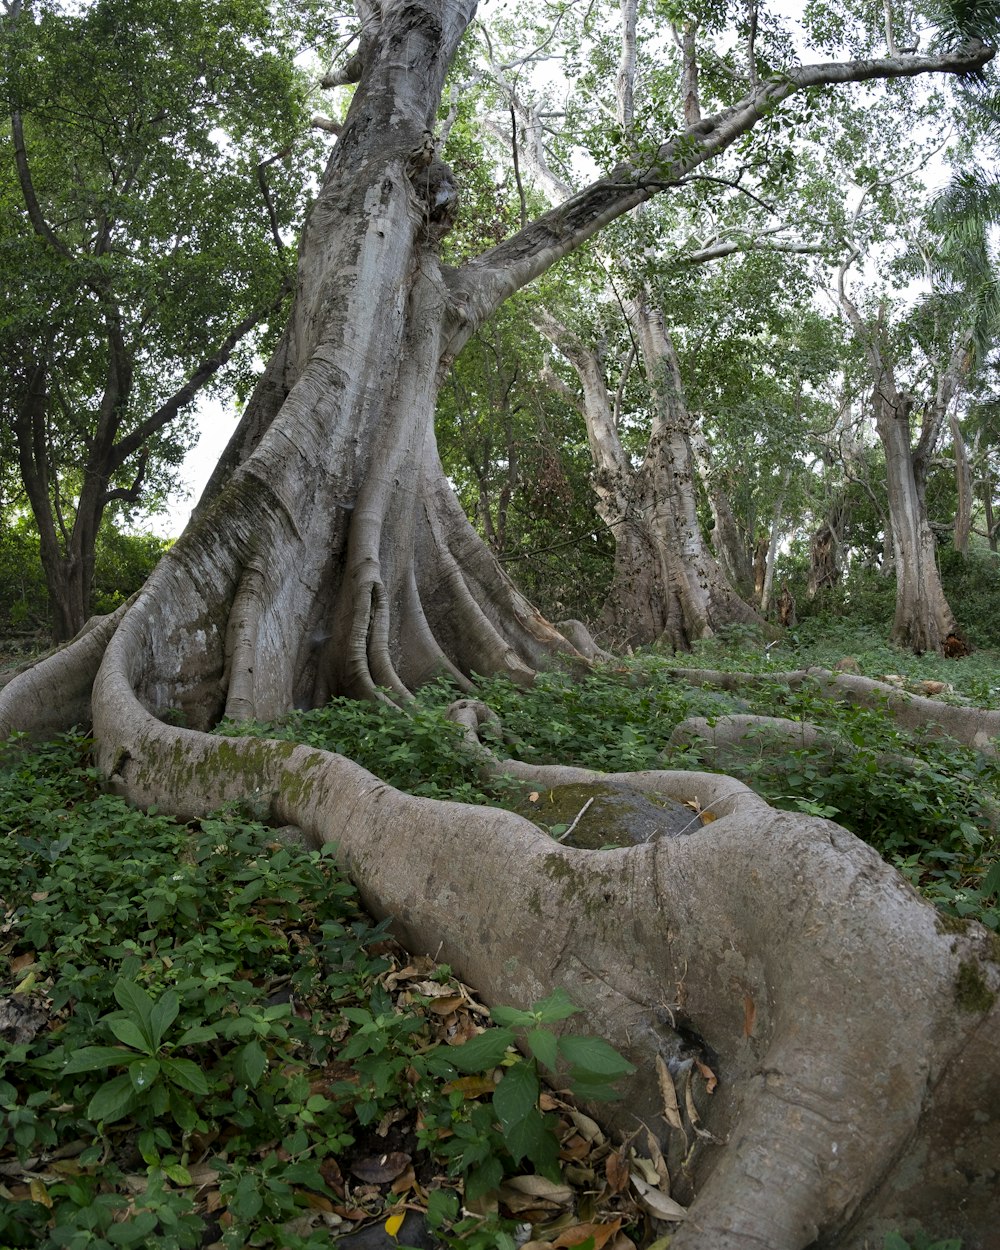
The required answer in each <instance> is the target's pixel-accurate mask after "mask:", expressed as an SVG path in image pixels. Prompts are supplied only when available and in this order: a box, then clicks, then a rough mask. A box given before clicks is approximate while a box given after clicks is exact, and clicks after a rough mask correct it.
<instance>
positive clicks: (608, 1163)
mask: <svg viewBox="0 0 1000 1250" xmlns="http://www.w3.org/2000/svg"><path fill="white" fill-rule="evenodd" d="M604 1175H605V1176H606V1177H607V1178H608V1184H609V1185H610V1186H611V1190H612V1192H613V1193H616V1194H620V1193H623V1192H624V1191H625V1190H626V1189H627V1188H628V1182H629V1166H628V1163H627V1162H626V1160H625V1157H624V1155H623V1153H622V1151H621V1150H613V1151H612V1152H611V1154H609V1155H608V1157H607V1159H605V1161H604Z"/></svg>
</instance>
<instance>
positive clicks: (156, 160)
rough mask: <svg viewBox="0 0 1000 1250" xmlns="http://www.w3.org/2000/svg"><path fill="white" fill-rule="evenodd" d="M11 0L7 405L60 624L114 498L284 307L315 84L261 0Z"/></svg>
mask: <svg viewBox="0 0 1000 1250" xmlns="http://www.w3.org/2000/svg"><path fill="white" fill-rule="evenodd" d="M6 9H7V11H6V15H5V16H4V17H3V18H0V22H2V28H0V39H2V49H3V50H2V60H3V67H4V68H3V79H2V90H3V96H4V99H5V103H6V107H7V109H8V111H9V118H10V131H9V135H8V137H7V138H6V139H5V140H3V141H0V257H2V261H0V274H2V279H0V282H2V284H3V286H2V291H0V302H2V306H3V313H2V316H0V361H2V370H3V381H2V384H0V424H2V426H3V428H4V430H5V434H6V441H7V442H8V443H9V445H10V448H11V450H12V451H13V453H14V454H15V455H16V459H17V463H18V465H19V468H20V475H21V479H22V482H23V486H24V490H25V494H26V496H27V499H28V502H29V504H30V507H31V510H32V513H33V515H34V518H35V524H36V526H37V530H38V534H39V538H40V544H41V557H42V564H43V566H44V568H45V575H46V580H47V583H48V588H49V594H50V597H51V601H52V609H53V628H54V633H55V636H56V638H57V639H64V638H68V637H70V636H72V635H73V634H74V633H76V631H77V630H78V629H79V628H80V627H81V625H82V624H83V622H84V620H85V619H86V618H87V616H88V614H89V607H90V596H91V587H92V582H93V573H94V549H95V543H96V541H97V535H98V533H99V531H100V527H101V520H102V517H103V516H104V513H105V510H106V509H108V508H109V507H111V508H115V507H122V506H125V507H129V508H135V507H137V506H141V505H144V504H145V505H153V504H154V503H155V500H156V493H157V491H158V490H161V491H162V490H163V489H164V488H165V487H167V486H169V484H170V483H171V481H172V478H171V476H170V471H171V468H172V466H176V465H177V464H178V462H179V460H180V458H181V457H182V455H183V453H184V451H185V449H186V448H187V446H188V445H189V443H190V441H191V429H190V426H189V425H188V424H186V420H185V418H186V416H187V414H188V412H189V406H190V404H191V402H192V400H193V399H194V398H195V396H196V395H197V394H198V393H199V392H201V391H203V390H204V389H205V388H207V387H211V386H213V385H217V384H218V383H219V381H220V378H221V377H222V376H223V375H222V372H221V371H223V369H224V367H225V366H226V365H227V364H229V363H230V361H231V360H233V359H234V355H235V356H236V359H235V360H234V366H235V368H234V369H230V370H229V371H228V374H227V375H226V378H227V384H228V385H229V386H233V385H236V386H237V388H238V387H239V386H240V385H242V386H243V387H245V386H246V385H247V379H248V377H249V373H248V370H249V367H250V362H251V360H252V353H253V350H254V344H255V343H261V342H262V341H263V340H261V338H260V332H261V331H262V330H264V329H266V327H267V326H268V325H269V324H270V325H271V326H274V325H275V324H276V323H277V321H278V319H279V318H280V310H281V307H282V305H283V302H284V300H285V298H286V297H287V294H288V291H289V289H290V282H289V272H290V271H289V261H288V257H287V255H286V252H287V245H286V235H287V231H288V229H289V227H290V226H291V225H292V224H293V223H294V222H295V221H296V220H297V219H298V217H299V215H300V213H301V211H302V195H303V189H304V185H305V182H306V174H305V171H306V169H307V167H308V159H309V156H310V153H309V149H308V145H303V143H302V141H301V138H300V137H299V136H300V135H301V131H302V126H303V117H304V114H303V109H304V106H305V103H306V100H305V89H304V86H303V84H302V82H301V81H300V80H299V78H298V77H297V76H296V74H295V72H294V71H293V69H292V67H291V54H292V51H293V44H292V41H291V37H290V34H286V33H285V32H284V31H282V30H281V29H280V27H279V26H278V24H277V22H276V21H275V19H274V17H273V16H272V13H271V10H270V6H268V5H267V4H265V3H263V2H261V3H253V2H252V3H250V4H236V3H234V2H233V0H178V2H172V3H169V4H164V3H157V2H155V0H146V2H142V3H139V2H136V0H128V2H126V0H97V3H94V4H91V5H88V6H86V7H85V8H84V9H83V10H82V11H79V10H77V9H74V8H70V7H60V6H55V5H33V4H30V3H29V4H26V5H22V4H21V2H20V0H14V2H12V3H8V4H7V6H6ZM279 155H280V157H281V159H277V158H278V156H279ZM287 237H290V236H287ZM241 344H243V346H242V348H241ZM239 352H242V355H239V354H238V353H239Z"/></svg>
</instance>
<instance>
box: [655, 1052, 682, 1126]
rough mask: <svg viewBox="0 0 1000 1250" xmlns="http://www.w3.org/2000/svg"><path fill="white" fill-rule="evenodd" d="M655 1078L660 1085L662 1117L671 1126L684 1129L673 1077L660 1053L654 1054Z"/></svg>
mask: <svg viewBox="0 0 1000 1250" xmlns="http://www.w3.org/2000/svg"><path fill="white" fill-rule="evenodd" d="M656 1079H657V1081H658V1082H659V1086H660V1097H661V1098H662V1099H663V1118H664V1119H665V1120H666V1122H667V1123H668V1124H669V1125H670V1127H671V1128H679V1129H680V1130H681V1131H682V1132H683V1130H684V1123H683V1121H682V1120H681V1110H680V1107H679V1106H678V1103H677V1091H676V1090H675V1089H674V1082H673V1078H672V1077H671V1075H670V1071H669V1069H668V1068H667V1065H666V1064H665V1063H664V1062H663V1057H662V1056H661V1055H657V1056H656Z"/></svg>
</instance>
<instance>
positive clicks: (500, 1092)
mask: <svg viewBox="0 0 1000 1250" xmlns="http://www.w3.org/2000/svg"><path fill="white" fill-rule="evenodd" d="M541 1092H542V1090H541V1085H540V1084H539V1081H538V1073H537V1072H536V1071H535V1068H534V1065H533V1064H530V1063H525V1062H524V1061H522V1062H520V1063H515V1064H514V1066H513V1067H512V1068H508V1069H507V1071H506V1072H505V1073H504V1075H503V1080H502V1081H501V1082H500V1084H499V1085H498V1086H497V1087H496V1089H495V1090H494V1091H493V1109H494V1110H495V1111H496V1113H497V1117H498V1118H499V1120H500V1123H501V1124H502V1125H503V1127H504V1129H508V1128H509V1127H510V1125H512V1124H516V1123H517V1122H518V1121H519V1120H523V1119H524V1118H525V1116H527V1115H528V1114H529V1112H531V1111H533V1110H535V1108H536V1107H537V1105H538V1096H539V1094H541Z"/></svg>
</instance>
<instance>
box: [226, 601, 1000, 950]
mask: <svg viewBox="0 0 1000 1250" xmlns="http://www.w3.org/2000/svg"><path fill="white" fill-rule="evenodd" d="M817 636H818V637H819V638H820V639H821V645H817V643H816V642H815V640H813V641H810V631H808V630H807V631H805V636H804V637H802V638H797V637H795V636H791V637H790V639H789V640H786V641H785V642H784V643H783V644H782V648H783V651H782V653H781V654H780V655H779V654H777V650H778V649H777V648H771V649H770V650H768V649H767V648H766V644H763V643H762V642H761V641H760V639H759V637H758V636H757V635H756V634H755V633H754V631H752V630H750V631H744V630H739V629H734V630H733V631H730V633H729V634H728V635H727V636H723V637H722V638H720V639H716V640H713V641H712V642H711V643H706V644H700V645H699V646H698V647H696V649H695V654H694V655H693V656H691V657H684V659H683V662H682V663H680V664H679V662H678V658H677V657H673V656H670V657H667V656H663V655H659V654H656V653H655V652H647V653H643V654H641V655H639V656H637V657H635V658H634V659H631V660H629V661H626V662H622V663H615V664H613V665H607V666H604V667H599V668H597V669H595V670H594V671H593V672H592V673H590V674H588V675H587V676H586V677H585V678H583V679H580V678H578V677H575V676H572V675H570V674H568V673H566V672H563V671H561V670H552V671H549V672H546V673H542V674H540V675H539V677H538V678H537V680H536V682H535V684H534V686H533V687H532V688H531V689H530V690H527V691H526V690H523V689H522V688H520V687H517V686H514V685H513V684H512V683H511V682H509V681H508V680H506V679H504V678H491V679H488V680H482V681H480V682H479V685H478V693H479V695H480V697H481V698H483V699H484V700H485V701H486V702H487V703H488V704H489V705H490V707H492V708H493V709H494V711H496V712H497V714H498V715H499V717H500V721H501V723H502V726H503V731H502V740H500V739H499V738H497V739H495V740H494V741H492V742H491V745H492V746H493V748H494V750H496V752H497V754H498V755H500V756H501V757H503V756H510V757H514V758H517V759H521V760H524V761H527V762H531V763H536V764H571V765H576V766H579V767H583V768H594V769H599V770H601V771H605V772H628V771H633V770H639V769H649V768H700V767H706V766H707V767H709V768H711V767H712V765H711V764H708V765H706V764H705V763H704V760H703V757H702V756H701V755H700V754H699V752H698V751H697V750H696V749H693V748H688V749H686V750H677V749H674V748H672V747H670V745H669V740H670V735H671V733H672V732H673V730H674V728H675V727H676V726H677V725H678V724H679V723H680V722H681V721H682V720H684V719H685V718H687V717H689V716H706V717H708V718H709V719H712V718H714V717H718V716H722V715H725V714H726V713H730V712H750V713H757V714H760V715H766V716H782V717H785V718H788V719H791V720H797V721H808V722H810V723H813V724H817V725H820V726H822V727H823V728H824V730H826V732H827V736H826V737H825V739H824V740H823V741H821V742H819V743H817V744H816V745H815V746H812V747H805V748H801V749H797V750H793V749H782V750H781V751H779V752H775V751H774V750H773V749H769V750H766V751H762V750H759V749H755V747H754V744H753V741H752V739H751V741H750V742H749V744H748V748H747V750H746V752H745V753H744V754H743V756H742V757H741V758H739V759H734V760H733V761H732V762H731V763H730V762H728V761H727V764H726V770H727V771H729V772H731V773H732V775H734V776H737V777H739V778H740V780H742V781H744V782H746V783H747V784H748V785H750V786H752V787H753V788H754V789H755V790H757V791H758V793H760V794H761V795H762V796H763V797H764V798H766V799H767V800H768V802H770V803H772V804H773V805H774V806H776V807H779V808H784V809H787V810H792V811H803V812H805V813H807V814H810V815H818V816H827V817H830V818H831V819H834V820H836V821H837V822H838V823H839V824H842V825H844V826H845V827H846V828H847V829H850V830H851V831H852V832H853V833H855V834H857V835H858V837H860V838H862V839H864V840H865V841H866V842H868V843H869V844H870V845H872V846H874V847H875V848H876V850H878V851H879V853H880V854H881V855H882V856H883V857H884V858H885V859H887V860H888V861H889V862H890V863H892V864H893V865H894V866H896V867H897V868H898V869H899V870H900V871H901V872H902V873H903V874H904V875H905V876H906V877H907V879H908V880H910V881H911V882H912V883H913V884H914V885H915V886H917V887H918V888H919V889H920V890H921V891H922V892H923V893H924V894H925V895H926V896H927V897H928V898H929V899H931V900H932V901H933V902H934V903H935V904H936V905H937V906H938V907H939V908H940V909H941V910H942V911H944V912H946V913H947V914H950V915H952V916H956V917H960V918H963V919H966V918H973V919H977V920H980V921H982V922H983V923H984V924H986V925H987V926H989V927H990V928H992V929H994V930H998V929H1000V846H998V839H997V834H998V832H1000V827H998V826H1000V765H998V763H997V762H996V761H995V760H990V759H987V758H986V757H984V756H982V755H980V754H979V753H977V752H975V751H973V750H971V749H968V748H966V747H963V746H961V745H960V744H958V743H955V742H952V741H950V740H947V739H941V738H936V737H934V736H933V734H932V733H931V732H930V731H928V732H925V733H920V734H913V733H908V732H906V731H905V730H903V729H901V728H899V727H898V726H897V725H896V723H895V722H894V720H893V719H892V718H891V717H890V716H888V715H887V714H884V713H882V712H880V711H878V710H872V709H864V708H858V707H853V706H850V705H848V704H843V703H838V702H836V701H835V700H831V699H829V698H826V697H823V696H822V695H820V694H819V693H818V692H816V691H812V690H810V688H809V686H808V684H806V685H805V686H803V687H802V688H801V689H799V690H795V691H793V690H790V689H789V688H788V687H787V686H785V685H783V684H782V683H781V682H780V681H778V680H777V674H778V673H779V672H780V671H782V670H784V669H786V668H800V667H809V666H811V665H816V664H819V665H821V666H824V665H826V666H832V665H834V664H835V663H836V662H837V659H842V658H843V657H844V655H845V652H844V651H842V650H840V644H842V643H844V642H845V641H847V640H849V641H852V642H854V643H856V644H859V645H857V646H856V647H855V649H854V652H852V653H849V654H850V655H851V659H852V661H854V662H855V663H856V664H857V667H858V668H859V669H861V670H862V671H863V672H865V673H866V674H867V675H868V676H872V677H884V676H885V675H886V674H898V675H899V676H900V677H903V678H906V679H907V680H908V681H911V682H913V683H917V682H919V681H923V680H944V677H945V676H946V677H947V678H948V681H949V685H950V686H951V687H953V689H952V691H951V692H949V691H945V692H944V695H943V697H944V698H949V697H951V698H954V699H966V700H968V701H970V702H975V703H977V704H978V705H981V706H988V705H989V704H990V703H991V701H992V702H994V703H995V702H997V692H998V690H1000V674H998V668H997V665H996V660H995V657H994V656H993V655H992V654H986V653H977V654H976V655H974V656H973V657H970V658H968V659H965V660H962V661H958V662H956V661H947V660H941V659H939V658H938V657H926V656H924V657H919V656H913V655H911V654H909V653H905V652H901V651H899V650H898V649H896V648H891V647H888V646H886V645H885V644H884V643H883V642H881V641H880V640H878V638H877V637H876V636H875V634H874V631H872V630H870V629H868V628H866V627H860V628H858V629H857V630H856V631H855V632H854V633H853V635H851V636H850V638H849V639H845V635H844V629H843V628H841V627H840V626H838V634H837V636H836V637H834V638H829V637H827V636H826V635H817ZM682 666H689V667H703V668H718V669H723V670H729V671H745V672H757V673H761V674H766V673H768V672H773V673H774V674H775V678H776V679H775V681H774V682H773V683H767V684H765V685H763V686H759V687H749V686H748V687H746V688H745V689H744V690H742V691H741V692H740V693H739V694H738V695H737V694H733V693H727V692H723V691H720V690H712V689H706V688H704V687H696V686H688V685H686V684H685V683H684V682H683V681H681V680H679V679H678V678H676V677H675V676H673V675H672V671H673V670H674V669H676V668H678V667H682ZM456 695H457V692H456V691H455V690H454V689H453V688H451V687H449V686H448V685H447V684H445V683H438V684H434V685H430V686H427V687H425V688H424V689H423V690H422V691H420V692H419V694H418V696H417V698H416V700H415V701H414V702H413V703H412V704H410V705H408V707H407V708H406V709H405V710H400V709H397V708H393V707H390V706H386V705H382V706H375V705H370V704H366V705H359V704H357V703H354V702H352V701H351V700H348V699H335V700H333V701H332V702H331V703H330V704H328V705H327V706H326V707H323V708H319V709H316V710H315V711H310V712H297V713H295V714H294V716H292V717H290V718H288V720H286V721H283V722H282V723H281V724H280V725H276V726H275V725H241V726H238V727H233V726H229V727H228V728H227V732H234V731H235V732H240V733H252V734H257V735H261V736H278V737H288V738H292V739H295V740H297V741H303V742H308V743H309V744H310V745H313V746H317V747H321V748H324V749H326V750H332V751H337V752H339V753H341V754H344V755H348V756H350V757H351V758H352V759H354V760H356V761H357V762H358V763H360V764H362V765H364V766H365V767H366V768H369V769H370V770H371V771H373V772H375V773H377V774H378V775H379V776H380V777H381V778H383V779H384V780H385V781H388V782H389V783H390V784H392V785H394V786H397V787H398V788H400V789H403V790H409V791H410V792H411V793H414V794H423V795H427V796H429V797H436V798H444V797H448V798H456V799H459V800H461V801H464V802H474V803H488V804H494V805H500V806H510V807H516V805H517V804H516V799H517V796H518V795H519V793H520V791H518V790H516V789H512V788H510V787H508V786H506V785H505V783H504V781H503V779H502V778H501V779H500V780H498V781H496V782H494V783H486V782H484V781H483V779H482V778H481V776H480V772H479V762H478V761H477V760H476V759H475V757H473V756H471V755H470V754H468V753H467V752H465V751H463V749H462V739H461V732H460V731H459V730H458V728H457V727H456V726H455V725H454V724H452V723H451V722H450V721H448V719H447V717H446V715H445V713H446V709H447V706H448V704H449V702H450V701H451V700H452V699H453V698H455V697H456ZM831 742H832V743H833V744H834V745H832V746H831Z"/></svg>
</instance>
